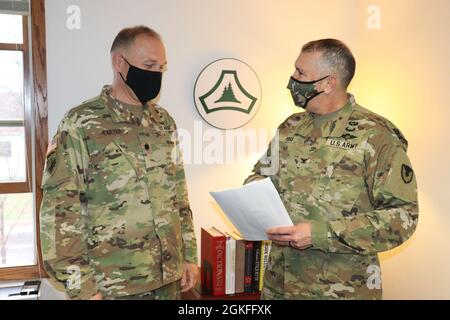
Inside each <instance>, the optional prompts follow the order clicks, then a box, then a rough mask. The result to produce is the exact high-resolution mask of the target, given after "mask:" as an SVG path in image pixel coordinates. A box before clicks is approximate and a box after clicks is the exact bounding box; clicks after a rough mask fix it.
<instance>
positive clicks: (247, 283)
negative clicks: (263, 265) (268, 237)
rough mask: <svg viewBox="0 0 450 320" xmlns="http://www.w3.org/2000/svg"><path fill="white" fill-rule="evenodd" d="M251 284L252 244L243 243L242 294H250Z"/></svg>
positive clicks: (250, 242)
mask: <svg viewBox="0 0 450 320" xmlns="http://www.w3.org/2000/svg"><path fill="white" fill-rule="evenodd" d="M252 284H253V242H252V241H245V272H244V292H246V293H251V292H252Z"/></svg>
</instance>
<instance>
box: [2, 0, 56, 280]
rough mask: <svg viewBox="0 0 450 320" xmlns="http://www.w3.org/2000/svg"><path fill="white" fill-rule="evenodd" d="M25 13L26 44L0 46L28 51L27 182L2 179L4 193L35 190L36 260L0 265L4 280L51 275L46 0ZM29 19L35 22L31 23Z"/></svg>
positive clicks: (36, 0) (25, 58)
mask: <svg viewBox="0 0 450 320" xmlns="http://www.w3.org/2000/svg"><path fill="white" fill-rule="evenodd" d="M22 17H23V18H22V21H23V22H22V23H23V31H24V39H23V44H0V50H13V51H17V50H22V51H23V52H24V54H23V61H24V62H23V64H24V65H23V66H24V101H25V106H24V107H25V110H24V121H23V122H24V128H25V140H26V151H27V159H26V161H27V168H28V169H27V173H26V176H27V179H26V182H17V183H16V182H12V183H0V193H3V194H8V193H9V194H10V193H29V192H34V202H35V203H34V207H35V217H34V221H35V253H36V264H35V265H31V266H17V267H6V268H0V281H9V280H27V279H36V278H43V277H47V274H46V273H45V270H44V268H43V265H42V250H41V241H40V224H39V210H40V205H41V202H42V196H43V193H42V189H41V183H42V173H43V170H44V165H45V155H46V151H47V145H48V103H47V73H46V72H47V71H46V70H47V61H46V45H45V0H33V1H30V14H29V16H25V15H22ZM29 23H30V24H31V26H29ZM30 45H31V48H30ZM30 49H31V50H30ZM30 58H31V59H30ZM30 62H31V65H30ZM32 130H34V150H33V147H32V143H33V141H32V134H31V133H32ZM33 151H34V154H33ZM33 160H34V168H35V170H34V175H33V172H32V164H33ZM33 184H34V190H33Z"/></svg>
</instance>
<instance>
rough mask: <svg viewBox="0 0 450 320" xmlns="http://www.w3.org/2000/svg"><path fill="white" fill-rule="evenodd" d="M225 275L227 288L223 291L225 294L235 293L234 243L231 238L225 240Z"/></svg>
mask: <svg viewBox="0 0 450 320" xmlns="http://www.w3.org/2000/svg"><path fill="white" fill-rule="evenodd" d="M226 256H227V258H226V261H227V268H226V269H227V273H226V282H227V287H226V290H225V293H226V294H234V293H235V272H236V270H235V267H236V266H235V261H236V241H235V240H234V238H232V237H228V238H227V254H226Z"/></svg>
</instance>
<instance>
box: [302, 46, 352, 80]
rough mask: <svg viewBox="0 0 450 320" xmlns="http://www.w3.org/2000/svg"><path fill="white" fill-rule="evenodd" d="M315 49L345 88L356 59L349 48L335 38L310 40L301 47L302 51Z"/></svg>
mask: <svg viewBox="0 0 450 320" xmlns="http://www.w3.org/2000/svg"><path fill="white" fill-rule="evenodd" d="M313 51H317V52H320V53H322V55H321V59H322V61H321V62H323V63H325V64H326V65H327V66H328V67H330V68H331V69H332V70H334V71H335V72H336V73H337V74H338V76H339V78H340V81H341V84H342V86H343V87H344V88H347V87H348V85H349V84H350V82H351V81H352V79H353V76H354V75H355V69H356V61H355V57H354V56H353V54H352V52H351V51H350V49H349V48H348V47H347V46H346V45H345V44H344V43H343V42H342V41H340V40H337V39H320V40H314V41H310V42H308V43H307V44H305V45H304V46H303V47H302V52H313Z"/></svg>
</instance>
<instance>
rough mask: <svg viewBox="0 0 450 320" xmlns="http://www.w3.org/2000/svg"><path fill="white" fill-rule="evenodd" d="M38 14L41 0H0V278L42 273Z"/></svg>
mask: <svg viewBox="0 0 450 320" xmlns="http://www.w3.org/2000/svg"><path fill="white" fill-rule="evenodd" d="M18 4H20V5H18ZM19 8H20V9H19ZM43 17H44V0H36V1H34V0H33V2H32V4H31V11H30V10H29V9H28V1H26V0H21V1H16V0H11V1H2V2H0V281H2V280H10V279H27V278H35V277H39V276H40V275H41V274H42V272H41V268H40V267H39V265H40V263H39V262H40V255H39V252H40V250H39V233H38V232H37V231H38V230H39V220H38V219H37V216H38V215H37V211H38V210H37V209H39V206H40V199H41V197H42V193H41V191H40V189H39V188H38V187H37V186H39V185H38V180H40V175H41V173H42V170H43V159H42V158H43V154H45V151H43V149H44V150H45V147H46V144H47V138H46V135H47V132H46V130H47V129H46V128H47V125H46V110H47V109H46V105H45V103H44V104H43V105H42V103H41V102H42V101H45V99H46V92H45V91H46V85H45V78H46V77H45V74H43V71H42V70H45V68H43V67H42V60H41V59H36V55H37V54H40V56H39V58H42V56H43V57H44V58H45V55H43V52H45V48H43V44H44V41H43V39H44V37H43V33H44V32H45V28H43V27H44V26H43V23H44V18H43ZM30 22H31V28H29V24H30ZM30 30H31V33H30ZM29 35H32V36H30V37H29ZM30 40H31V41H30ZM35 49H36V51H37V52H33V51H34V50H35ZM36 61H39V63H41V65H37V64H36ZM44 63H45V59H44ZM31 67H33V70H34V72H33V76H32V73H31V71H30V70H31ZM42 84H43V85H42ZM32 97H34V100H33V99H32ZM42 97H45V98H44V99H42ZM40 103H41V104H40ZM40 108H41V109H40ZM42 108H43V109H42ZM42 111H45V112H44V113H42ZM36 115H40V116H36ZM36 130H40V132H39V133H37V131H36ZM33 132H34V134H32V133H33ZM33 161H34V166H33Z"/></svg>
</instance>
